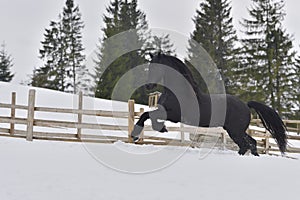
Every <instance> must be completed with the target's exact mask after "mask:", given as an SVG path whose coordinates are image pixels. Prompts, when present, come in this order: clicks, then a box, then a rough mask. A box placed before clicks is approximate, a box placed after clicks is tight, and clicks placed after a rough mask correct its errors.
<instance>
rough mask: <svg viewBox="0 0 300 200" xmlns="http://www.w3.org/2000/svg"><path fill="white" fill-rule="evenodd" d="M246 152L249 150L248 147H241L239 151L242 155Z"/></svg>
mask: <svg viewBox="0 0 300 200" xmlns="http://www.w3.org/2000/svg"><path fill="white" fill-rule="evenodd" d="M246 152H247V149H240V150H239V152H238V153H239V154H240V155H241V156H243V155H245V153H246Z"/></svg>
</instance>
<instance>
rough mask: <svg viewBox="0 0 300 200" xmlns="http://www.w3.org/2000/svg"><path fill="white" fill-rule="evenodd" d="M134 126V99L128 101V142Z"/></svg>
mask: <svg viewBox="0 0 300 200" xmlns="http://www.w3.org/2000/svg"><path fill="white" fill-rule="evenodd" d="M133 128H134V100H129V101H128V142H132V139H131V132H132V131H133Z"/></svg>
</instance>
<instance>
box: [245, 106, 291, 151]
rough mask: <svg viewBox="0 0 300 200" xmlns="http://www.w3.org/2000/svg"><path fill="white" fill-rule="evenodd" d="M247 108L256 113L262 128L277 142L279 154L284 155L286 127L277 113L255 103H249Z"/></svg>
mask: <svg viewBox="0 0 300 200" xmlns="http://www.w3.org/2000/svg"><path fill="white" fill-rule="evenodd" d="M248 107H249V108H253V109H254V110H255V111H256V112H257V114H258V115H259V118H260V119H261V121H262V123H263V125H264V127H265V128H266V129H267V130H268V131H269V132H270V133H271V135H272V137H273V138H274V139H275V141H276V142H277V144H278V146H279V149H280V151H281V153H284V152H285V151H286V145H287V135H286V126H285V125H284V123H283V121H282V120H281V118H280V116H279V115H278V113H277V112H276V111H275V110H273V109H272V108H270V107H268V106H266V105H264V104H262V103H258V102H256V101H249V102H248Z"/></svg>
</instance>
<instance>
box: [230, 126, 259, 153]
mask: <svg viewBox="0 0 300 200" xmlns="http://www.w3.org/2000/svg"><path fill="white" fill-rule="evenodd" d="M227 132H228V134H229V136H230V138H231V139H232V140H233V141H234V142H235V143H236V144H237V145H238V146H239V148H240V150H239V154H240V155H245V153H246V152H247V151H248V150H249V149H250V151H251V153H252V154H253V155H255V156H259V155H258V153H257V148H256V140H255V139H253V138H252V137H251V136H250V135H248V134H247V133H245V132H244V133H242V134H236V133H239V132H232V131H227Z"/></svg>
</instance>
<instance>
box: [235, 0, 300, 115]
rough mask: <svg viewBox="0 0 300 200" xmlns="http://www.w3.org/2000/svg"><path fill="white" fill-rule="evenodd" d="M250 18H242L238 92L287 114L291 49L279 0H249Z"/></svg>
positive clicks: (290, 79)
mask: <svg viewBox="0 0 300 200" xmlns="http://www.w3.org/2000/svg"><path fill="white" fill-rule="evenodd" d="M252 1H253V5H252V7H251V9H250V10H249V14H250V19H244V20H243V22H242V25H243V26H244V27H245V34H246V38H245V39H243V40H242V42H243V46H244V49H243V54H242V55H243V59H244V60H243V65H241V69H240V74H241V77H242V79H241V82H242V83H243V85H242V87H241V89H242V90H244V91H240V93H241V94H242V95H244V97H246V99H249V98H250V97H251V99H253V98H255V99H256V100H258V101H262V102H265V103H267V104H269V105H270V106H272V107H273V108H274V109H276V110H277V111H278V112H279V114H284V115H287V113H288V112H289V111H290V109H291V106H292V104H291V100H292V98H293V95H294V94H292V93H291V91H293V89H292V88H291V86H292V85H294V84H291V83H294V80H293V74H294V72H295V64H294V58H295V51H294V50H293V43H292V38H291V36H290V35H289V34H287V33H286V31H285V30H284V29H283V27H282V21H283V19H284V16H285V13H284V11H283V8H284V2H283V1H282V0H252Z"/></svg>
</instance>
